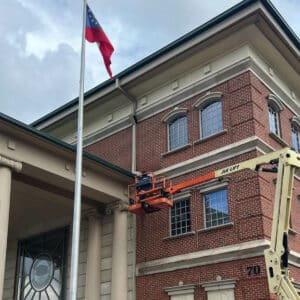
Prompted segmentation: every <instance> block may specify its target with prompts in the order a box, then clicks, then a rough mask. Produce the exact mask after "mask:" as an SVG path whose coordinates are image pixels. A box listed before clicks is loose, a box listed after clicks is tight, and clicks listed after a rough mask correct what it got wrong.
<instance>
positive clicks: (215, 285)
mask: <svg viewBox="0 0 300 300" xmlns="http://www.w3.org/2000/svg"><path fill="white" fill-rule="evenodd" d="M235 284H236V279H224V280H222V279H221V280H216V281H210V282H205V283H202V284H201V286H202V287H203V288H204V290H205V292H210V291H221V290H229V289H234V288H235Z"/></svg>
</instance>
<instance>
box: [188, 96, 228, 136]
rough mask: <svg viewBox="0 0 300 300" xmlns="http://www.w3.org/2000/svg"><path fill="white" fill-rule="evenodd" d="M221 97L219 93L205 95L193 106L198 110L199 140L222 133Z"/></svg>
mask: <svg viewBox="0 0 300 300" xmlns="http://www.w3.org/2000/svg"><path fill="white" fill-rule="evenodd" d="M222 96H223V94H222V93H220V92H213V93H207V94H206V95H205V96H203V97H201V98H200V99H198V100H197V101H196V103H195V104H194V105H193V106H194V108H196V109H198V110H199V127H200V138H201V139H203V138H206V137H209V136H211V135H214V134H217V133H219V132H221V131H223V129H224V128H223V112H222V101H221V99H222Z"/></svg>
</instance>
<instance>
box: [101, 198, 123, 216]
mask: <svg viewBox="0 0 300 300" xmlns="http://www.w3.org/2000/svg"><path fill="white" fill-rule="evenodd" d="M115 210H119V211H126V212H127V211H128V204H127V203H125V202H124V201H122V200H116V201H114V202H111V203H109V204H107V205H106V207H105V213H106V214H107V215H111V214H112V213H113V211H115Z"/></svg>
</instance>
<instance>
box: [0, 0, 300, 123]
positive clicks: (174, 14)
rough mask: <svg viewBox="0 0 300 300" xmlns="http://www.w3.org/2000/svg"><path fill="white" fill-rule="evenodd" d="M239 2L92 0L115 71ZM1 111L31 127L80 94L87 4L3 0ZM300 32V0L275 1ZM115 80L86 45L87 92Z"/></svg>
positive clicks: (0, 0)
mask: <svg viewBox="0 0 300 300" xmlns="http://www.w3.org/2000/svg"><path fill="white" fill-rule="evenodd" d="M238 2H239V1H238V0H227V1H224V0H215V1H210V2H207V1H199V0H186V1H183V0H164V1H161V0H152V1H140V0H131V1H122V0H116V1H111V0H101V1H99V0H89V4H90V7H91V8H92V10H93V11H94V13H95V15H96V17H97V19H98V21H99V22H100V24H101V25H102V27H103V28H104V30H105V32H106V33H107V35H108V36H109V38H110V40H111V41H112V43H113V45H114V47H115V53H114V54H113V59H112V61H113V64H112V69H113V72H114V74H116V73H118V72H120V71H122V70H123V69H124V68H126V67H128V66H130V65H132V64H133V63H135V62H137V61H138V60H140V59H142V58H144V57H145V56H146V55H149V54H151V53H152V52H154V51H156V50H158V49H160V48H161V47H163V46H165V45H166V44H168V43H170V42H172V41H173V40H175V39H177V38H179V37H180V36H182V35H183V34H185V33H187V32H189V31H190V30H192V29H194V28H196V27H197V26H199V25H201V24H203V23H204V22H206V21H208V20H209V19H211V18H212V17H214V16H216V15H217V14H219V13H221V12H223V11H224V10H226V9H228V8H229V7H231V6H233V5H234V4H236V3H238ZM0 3H1V11H0V34H1V37H2V38H1V40H0V51H1V56H0V66H1V68H0V87H1V89H0V99H1V101H0V111H1V112H3V113H6V114H8V115H10V116H12V117H15V118H17V119H19V120H22V121H25V122H31V121H33V120H35V119H37V118H38V117H40V116H42V115H44V114H45V113H47V112H50V111H51V110H53V109H55V108H57V107H58V106H61V105H63V104H64V103H66V102H67V101H69V100H71V99H72V98H74V97H76V96H77V95H78V88H79V87H78V81H79V63H80V44H81V30H82V29H81V26H82V24H81V18H82V16H81V15H82V12H81V11H82V7H81V1H74V0H55V1H53V0H10V1H4V0H0ZM274 4H275V6H276V7H278V9H279V11H280V12H281V13H282V15H283V16H284V17H285V18H286V19H287V21H288V23H289V24H290V25H291V26H292V28H293V29H294V30H295V32H296V33H299V31H300V28H299V25H298V22H297V20H296V18H297V17H296V16H297V12H298V11H299V10H300V2H299V1H298V0H287V1H284V3H283V1H280V0H274ZM107 78H108V76H107V74H106V72H105V69H104V67H103V63H102V58H101V56H100V54H99V50H98V49H97V47H96V45H94V44H88V43H87V44H86V89H90V88H92V87H93V86H95V85H97V84H99V83H100V82H102V81H103V80H106V79H107Z"/></svg>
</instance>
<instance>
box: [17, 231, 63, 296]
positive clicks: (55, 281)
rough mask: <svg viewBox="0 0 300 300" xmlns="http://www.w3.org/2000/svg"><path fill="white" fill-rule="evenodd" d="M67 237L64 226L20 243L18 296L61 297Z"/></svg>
mask: <svg viewBox="0 0 300 300" xmlns="http://www.w3.org/2000/svg"><path fill="white" fill-rule="evenodd" d="M66 239H67V230H66V229H61V230H56V231H53V232H49V233H45V234H42V235H40V236H37V237H34V238H31V239H26V240H23V241H21V242H20V243H19V251H18V253H19V257H18V270H19V272H18V275H17V276H18V278H17V280H16V287H15V288H16V299H18V300H29V299H30V300H34V299H38V300H40V299H47V300H49V299H51V300H56V299H57V300H59V299H62V296H63V283H64V275H65V267H66Z"/></svg>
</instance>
